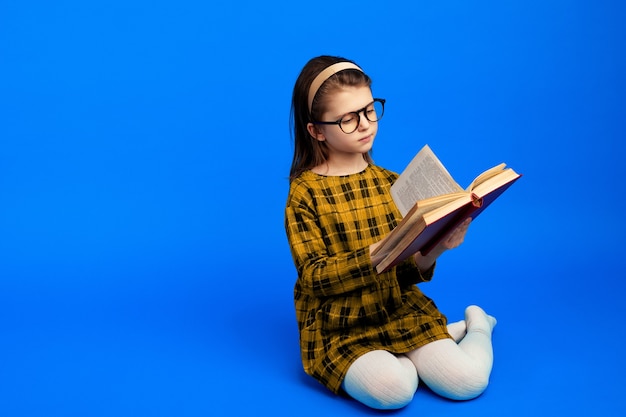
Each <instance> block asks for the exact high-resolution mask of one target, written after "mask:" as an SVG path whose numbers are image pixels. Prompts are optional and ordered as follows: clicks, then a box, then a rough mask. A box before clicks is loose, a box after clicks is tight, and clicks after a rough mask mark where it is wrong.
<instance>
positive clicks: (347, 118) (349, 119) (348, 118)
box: [341, 114, 354, 124]
mask: <svg viewBox="0 0 626 417" xmlns="http://www.w3.org/2000/svg"><path fill="white" fill-rule="evenodd" d="M353 120H354V115H353V114H346V115H345V116H343V118H342V119H341V123H343V124H348V123H352V121H353Z"/></svg>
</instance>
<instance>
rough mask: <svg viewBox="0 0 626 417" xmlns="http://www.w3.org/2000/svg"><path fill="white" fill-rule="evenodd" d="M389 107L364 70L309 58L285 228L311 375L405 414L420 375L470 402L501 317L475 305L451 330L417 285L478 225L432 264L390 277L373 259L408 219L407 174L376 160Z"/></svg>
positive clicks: (449, 243)
mask: <svg viewBox="0 0 626 417" xmlns="http://www.w3.org/2000/svg"><path fill="white" fill-rule="evenodd" d="M384 104H385V100H383V99H378V98H374V97H373V95H372V90H371V80H370V78H369V77H368V76H367V75H366V74H365V73H364V72H363V70H361V69H360V68H359V67H358V66H357V65H356V64H354V63H353V62H351V61H348V60H346V59H344V58H339V57H331V56H320V57H317V58H314V59H312V60H310V61H309V62H308V63H307V64H306V66H305V67H304V68H303V70H302V72H301V73H300V76H299V77H298V79H297V81H296V84H295V87H294V91H293V99H292V109H291V111H292V117H293V120H292V122H293V129H294V139H295V152H294V157H293V162H292V165H291V173H290V189H289V196H288V199H287V207H286V211H285V228H286V232H287V238H288V240H289V244H290V247H291V253H292V256H293V260H294V263H295V266H296V269H297V272H298V279H297V282H296V284H295V290H294V298H295V307H296V316H297V320H298V326H299V330H300V348H301V354H302V362H303V365H304V370H305V371H306V372H307V373H308V374H309V375H311V376H313V377H314V378H316V379H317V380H318V381H319V382H321V383H322V384H323V385H325V386H326V387H328V388H329V389H330V390H332V391H333V392H335V393H340V392H341V391H345V392H346V393H347V394H349V395H350V396H351V397H353V398H355V399H356V400H358V401H360V402H362V403H364V404H366V405H368V406H370V407H372V408H377V409H396V408H401V407H404V406H406V405H407V404H408V403H409V402H410V401H411V400H412V399H413V395H414V394H415V391H416V389H417V386H418V380H419V379H421V380H422V381H423V382H424V383H425V384H426V385H428V386H429V387H430V388H431V389H432V390H433V391H434V392H436V393H438V394H440V395H442V396H444V397H447V398H451V399H457V400H463V399H471V398H474V397H477V396H478V395H480V394H481V393H482V392H483V391H484V390H485V388H486V387H487V383H488V381H489V375H490V373H491V367H492V362H493V353H492V347H491V331H492V329H493V327H494V326H495V324H496V321H495V319H494V318H493V317H491V316H489V315H487V314H486V313H485V312H484V311H483V310H482V309H480V308H479V307H477V306H470V307H468V308H467V309H466V310H465V320H462V321H460V322H456V323H452V324H449V325H448V324H447V320H446V317H445V316H444V315H443V314H442V313H441V312H440V311H439V310H438V309H437V307H436V306H435V304H434V303H433V301H432V300H431V299H429V298H428V297H426V296H425V295H424V294H422V292H421V291H420V290H419V288H418V287H417V286H416V285H415V284H417V283H420V282H424V281H429V280H430V279H431V278H432V277H433V270H434V268H435V261H436V259H437V258H438V257H439V256H440V255H441V254H442V253H443V252H445V251H446V250H448V249H451V248H455V247H457V246H458V245H460V244H461V243H462V242H463V239H464V236H465V233H466V231H467V229H468V227H469V221H468V222H465V223H463V224H462V225H461V226H459V227H458V228H457V229H456V230H455V231H453V232H451V233H450V234H449V235H448V236H447V237H446V238H445V239H444V240H443V242H442V243H441V244H439V245H438V246H437V247H436V248H435V249H433V250H432V251H431V252H430V253H429V254H428V256H423V255H421V254H420V253H419V252H418V253H416V254H415V255H414V256H413V257H410V258H409V259H408V260H406V261H405V262H403V263H401V264H400V265H398V266H396V267H394V268H392V269H391V270H389V271H387V272H384V273H381V274H378V273H377V272H376V269H375V265H373V264H372V261H371V258H370V254H371V252H372V250H373V249H375V248H376V245H377V244H378V242H380V240H381V239H382V238H383V237H384V236H385V235H386V234H387V233H389V232H390V231H391V230H392V229H393V228H394V227H395V226H396V224H397V223H398V221H399V220H400V213H399V212H398V210H397V208H396V207H395V205H394V203H393V200H392V198H391V195H390V192H389V189H390V186H391V185H392V184H393V182H394V181H395V180H396V178H397V177H398V176H397V174H395V173H393V172H391V171H388V170H386V169H384V168H381V167H379V166H376V165H374V164H373V162H372V159H371V157H370V151H371V149H372V145H373V143H374V139H375V138H376V133H377V131H378V122H379V120H380V119H381V118H382V116H383V112H384Z"/></svg>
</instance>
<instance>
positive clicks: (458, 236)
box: [441, 218, 472, 249]
mask: <svg viewBox="0 0 626 417" xmlns="http://www.w3.org/2000/svg"><path fill="white" fill-rule="evenodd" d="M471 222H472V219H471V218H467V219H466V220H465V221H464V222H463V223H461V224H460V225H459V226H458V227H457V228H456V229H454V230H453V231H451V232H450V233H449V234H448V236H446V237H445V238H444V239H443V241H442V242H441V245H442V246H443V248H444V249H454V248H456V247H458V246H459V245H460V244H461V243H463V240H465V234H466V233H467V229H468V228H469V225H470V223H471Z"/></svg>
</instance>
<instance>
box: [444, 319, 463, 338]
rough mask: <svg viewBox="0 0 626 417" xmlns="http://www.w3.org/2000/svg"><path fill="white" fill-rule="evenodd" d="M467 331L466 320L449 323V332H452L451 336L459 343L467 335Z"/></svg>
mask: <svg viewBox="0 0 626 417" xmlns="http://www.w3.org/2000/svg"><path fill="white" fill-rule="evenodd" d="M466 331H467V326H466V325H465V320H460V321H456V322H454V323H448V333H450V336H452V338H453V339H454V341H455V342H457V343H459V342H460V341H461V340H462V339H463V338H464V337H465V333H466Z"/></svg>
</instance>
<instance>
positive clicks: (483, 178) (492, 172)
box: [466, 164, 506, 191]
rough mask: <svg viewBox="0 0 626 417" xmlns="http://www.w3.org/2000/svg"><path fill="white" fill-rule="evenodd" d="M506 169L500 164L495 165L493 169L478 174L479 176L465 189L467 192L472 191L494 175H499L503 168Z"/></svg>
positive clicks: (504, 165)
mask: <svg viewBox="0 0 626 417" xmlns="http://www.w3.org/2000/svg"><path fill="white" fill-rule="evenodd" d="M505 167H506V164H500V165H496V166H495V167H493V168H491V169H488V170H487V171H485V172H483V173H482V174H480V175H479V176H477V177H476V179H474V181H472V183H471V184H470V185H469V187H467V189H466V190H467V191H472V190H473V189H474V188H475V187H477V186H478V185H480V184H482V183H484V182H486V181H488V180H490V179H491V178H493V177H495V176H496V175H498V174H500V173H501V172H502V171H503V170H504V168H505Z"/></svg>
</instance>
